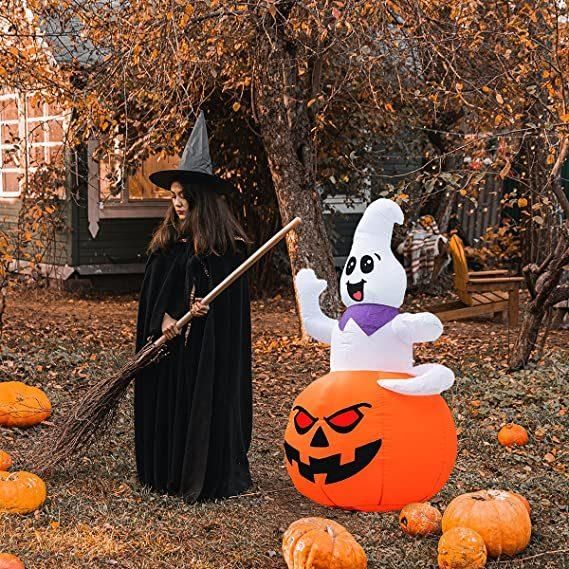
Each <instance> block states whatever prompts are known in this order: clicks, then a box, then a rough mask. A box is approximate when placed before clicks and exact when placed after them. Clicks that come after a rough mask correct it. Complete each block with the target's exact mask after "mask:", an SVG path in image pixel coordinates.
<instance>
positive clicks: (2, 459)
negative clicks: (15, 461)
mask: <svg viewBox="0 0 569 569" xmlns="http://www.w3.org/2000/svg"><path fill="white" fill-rule="evenodd" d="M11 467H12V457H11V456H10V455H9V454H8V453H7V452H5V451H3V450H0V470H10V468H11Z"/></svg>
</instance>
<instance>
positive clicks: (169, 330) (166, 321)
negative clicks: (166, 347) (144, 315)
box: [162, 312, 181, 341]
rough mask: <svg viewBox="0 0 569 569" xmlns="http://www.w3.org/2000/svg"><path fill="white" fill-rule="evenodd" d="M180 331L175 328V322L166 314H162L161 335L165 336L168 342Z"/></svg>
mask: <svg viewBox="0 0 569 569" xmlns="http://www.w3.org/2000/svg"><path fill="white" fill-rule="evenodd" d="M180 331H181V330H180V329H179V328H178V326H176V320H174V318H172V317H171V316H170V315H169V314H168V313H167V312H165V313H164V318H163V319H162V334H164V336H166V339H167V340H168V341H170V340H172V339H173V338H175V337H176V336H177V335H178V334H179V333H180Z"/></svg>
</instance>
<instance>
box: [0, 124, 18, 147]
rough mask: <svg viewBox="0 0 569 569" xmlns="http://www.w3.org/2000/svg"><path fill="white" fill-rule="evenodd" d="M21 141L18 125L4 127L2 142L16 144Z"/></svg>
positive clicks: (4, 125)
mask: <svg viewBox="0 0 569 569" xmlns="http://www.w3.org/2000/svg"><path fill="white" fill-rule="evenodd" d="M19 139H20V138H19V129H18V123H16V124H3V125H2V142H3V143H4V144H14V143H15V142H18V140H19Z"/></svg>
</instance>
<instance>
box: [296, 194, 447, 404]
mask: <svg viewBox="0 0 569 569" xmlns="http://www.w3.org/2000/svg"><path fill="white" fill-rule="evenodd" d="M395 223H397V224H401V223H403V212H402V211H401V208H400V207H399V206H398V205H397V204H396V203H395V202H392V201H391V200H387V199H379V200H376V201H374V202H373V203H371V204H370V205H369V206H368V208H367V209H366V210H365V212H364V214H363V216H362V218H361V220H360V222H359V224H358V226H357V228H356V232H355V234H354V240H353V244H352V249H351V251H350V254H349V256H348V261H347V262H346V265H345V266H344V270H343V272H342V276H341V278H340V292H341V296H342V301H343V303H344V304H345V305H346V306H347V309H346V311H345V312H344V314H343V315H342V317H341V318H340V320H334V319H332V318H329V317H328V316H326V315H325V314H324V313H323V312H322V310H321V309H320V303H319V297H320V294H321V293H322V292H323V291H324V290H325V288H326V281H324V280H320V279H318V278H317V277H316V275H315V274H314V271H312V270H311V269H302V270H301V271H299V272H298V274H297V276H296V281H295V282H296V289H297V292H298V297H299V303H300V311H301V317H302V320H303V322H304V326H305V329H306V331H307V332H308V334H310V336H312V337H313V338H315V339H316V340H318V341H320V342H324V343H326V344H330V345H331V350H330V370H331V371H347V370H351V371H356V370H383V371H394V372H403V373H408V374H409V375H412V376H413V379H412V380H404V381H400V380H389V379H386V380H381V381H380V385H381V386H382V387H384V388H386V389H391V390H392V391H395V392H397V393H406V394H409V395H433V394H437V393H441V392H442V391H444V390H445V389H448V388H449V387H450V386H451V385H452V384H453V383H454V374H453V372H452V371H451V370H450V369H448V368H446V367H444V366H442V365H439V364H423V365H419V366H413V344H415V343H418V342H429V341H433V340H436V339H437V338H438V337H439V336H440V335H441V333H442V331H443V326H442V324H441V322H440V320H439V319H438V318H437V317H436V316H435V315H434V314H430V313H429V312H421V313H419V314H407V313H403V314H401V313H399V307H400V306H401V304H402V303H403V298H404V296H405V290H406V288H407V276H406V274H405V269H404V268H403V267H402V266H401V264H400V263H399V261H397V259H396V258H395V255H394V254H393V252H392V250H391V236H392V233H393V225H394V224H395Z"/></svg>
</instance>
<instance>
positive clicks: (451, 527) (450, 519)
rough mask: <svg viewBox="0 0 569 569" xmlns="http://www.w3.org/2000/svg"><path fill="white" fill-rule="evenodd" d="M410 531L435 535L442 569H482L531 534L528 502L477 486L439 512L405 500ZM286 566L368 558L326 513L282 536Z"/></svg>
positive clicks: (315, 567) (316, 568) (359, 562)
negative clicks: (477, 490) (439, 535)
mask: <svg viewBox="0 0 569 569" xmlns="http://www.w3.org/2000/svg"><path fill="white" fill-rule="evenodd" d="M399 526H400V527H401V529H402V530H403V531H404V532H405V533H406V534H408V535H411V536H424V535H429V534H439V533H441V531H442V536H441V538H440V540H439V544H438V564H439V568H440V569H481V568H482V567H485V565H486V560H487V558H488V557H500V556H502V555H507V556H513V555H516V554H517V553H519V552H521V551H523V550H524V549H525V548H526V547H527V545H528V543H529V541H530V537H531V521H530V505H529V503H528V501H527V500H526V499H525V498H524V497H523V496H521V495H519V494H516V493H515V492H508V491H506V490H481V491H479V492H470V493H468V494H462V495H461V496H458V497H456V498H455V499H454V500H452V501H451V503H450V504H449V505H448V507H447V509H446V510H445V512H444V515H441V513H440V512H439V510H437V509H436V508H435V507H433V506H431V505H430V504H427V503H416V504H408V505H407V506H405V507H404V508H403V509H402V510H401V512H400V514H399ZM282 551H283V557H284V559H285V561H286V564H287V566H288V568H289V569H309V568H311V569H326V568H329V567H334V568H335V569H365V568H366V567H367V557H366V554H365V552H364V550H363V549H362V547H361V546H360V544H359V543H358V542H357V541H356V540H355V539H354V537H353V536H352V535H351V534H350V533H349V532H348V530H347V529H346V528H345V527H343V526H342V525H340V524H339V523H337V522H334V521H332V520H328V519H325V518H303V519H301V520H298V521H296V522H294V523H292V524H291V525H290V527H289V528H288V530H287V531H286V532H285V534H284V536H283V541H282Z"/></svg>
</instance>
